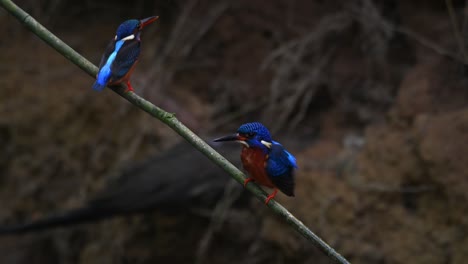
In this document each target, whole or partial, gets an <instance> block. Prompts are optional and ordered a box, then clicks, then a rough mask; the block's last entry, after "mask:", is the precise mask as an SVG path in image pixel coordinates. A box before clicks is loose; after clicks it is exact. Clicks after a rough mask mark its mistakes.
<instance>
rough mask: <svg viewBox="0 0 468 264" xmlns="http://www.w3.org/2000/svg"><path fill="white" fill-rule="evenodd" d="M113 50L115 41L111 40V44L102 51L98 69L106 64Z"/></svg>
mask: <svg viewBox="0 0 468 264" xmlns="http://www.w3.org/2000/svg"><path fill="white" fill-rule="evenodd" d="M114 48H115V40H114V39H112V40H111V42H110V43H109V44H108V45H107V47H106V50H105V51H104V54H103V55H102V57H101V62H100V63H99V69H102V66H104V65H105V64H106V62H107V59H108V58H109V56H110V55H111V54H112V51H114Z"/></svg>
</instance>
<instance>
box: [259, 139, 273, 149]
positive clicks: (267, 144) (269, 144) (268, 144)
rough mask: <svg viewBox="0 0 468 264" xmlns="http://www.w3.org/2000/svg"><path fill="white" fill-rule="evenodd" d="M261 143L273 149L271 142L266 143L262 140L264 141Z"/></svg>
mask: <svg viewBox="0 0 468 264" xmlns="http://www.w3.org/2000/svg"><path fill="white" fill-rule="evenodd" d="M260 143H262V144H263V145H264V146H265V147H267V148H271V143H270V142H266V141H264V140H262V141H260Z"/></svg>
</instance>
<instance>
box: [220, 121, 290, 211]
mask: <svg viewBox="0 0 468 264" xmlns="http://www.w3.org/2000/svg"><path fill="white" fill-rule="evenodd" d="M214 141H215V142H218V141H237V142H239V143H241V144H242V145H243V147H242V152H241V160H242V164H243V166H244V169H245V170H246V171H247V172H248V174H249V175H250V178H247V179H246V180H245V181H244V187H245V186H246V185H247V183H249V182H250V181H256V182H258V183H259V184H261V185H264V186H266V187H269V188H274V191H273V193H271V194H270V195H268V197H267V198H266V200H265V204H268V202H269V201H270V200H271V199H273V198H274V197H275V195H276V194H277V193H278V189H280V190H281V191H282V192H283V193H284V194H286V195H288V196H294V169H296V168H297V164H296V158H294V156H293V155H291V153H289V152H288V151H286V149H285V148H284V147H283V146H282V145H281V144H280V143H278V142H276V141H274V140H272V139H271V136H270V132H269V131H268V129H267V128H266V127H265V126H264V125H262V124H261V123H258V122H254V123H247V124H243V125H242V126H240V127H239V129H238V130H237V134H235V135H230V136H225V137H221V138H218V139H215V140H214Z"/></svg>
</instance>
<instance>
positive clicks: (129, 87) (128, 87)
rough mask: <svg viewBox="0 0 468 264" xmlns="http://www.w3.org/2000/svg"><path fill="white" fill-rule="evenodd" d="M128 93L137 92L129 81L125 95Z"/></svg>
mask: <svg viewBox="0 0 468 264" xmlns="http://www.w3.org/2000/svg"><path fill="white" fill-rule="evenodd" d="M128 92H135V91H134V90H133V87H132V85H131V84H130V82H129V81H128V82H127V89H126V90H125V92H124V93H128Z"/></svg>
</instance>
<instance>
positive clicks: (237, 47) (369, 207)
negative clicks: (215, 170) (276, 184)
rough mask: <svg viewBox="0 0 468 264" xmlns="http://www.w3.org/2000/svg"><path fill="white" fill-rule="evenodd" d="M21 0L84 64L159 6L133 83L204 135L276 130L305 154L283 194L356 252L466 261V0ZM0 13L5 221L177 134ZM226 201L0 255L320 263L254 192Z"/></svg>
mask: <svg viewBox="0 0 468 264" xmlns="http://www.w3.org/2000/svg"><path fill="white" fill-rule="evenodd" d="M17 2H18V4H22V5H23V6H24V7H25V9H26V10H28V11H29V12H31V13H32V14H33V15H35V16H36V17H37V18H38V20H39V21H41V22H42V23H44V24H45V25H46V26H48V27H50V28H51V29H52V31H54V32H56V33H57V35H58V36H60V37H61V38H63V39H64V40H65V41H66V42H68V43H69V44H70V45H71V46H73V47H74V48H75V49H76V50H77V51H79V52H80V53H82V54H83V55H84V56H86V57H88V58H89V59H91V60H92V61H94V62H97V61H98V60H99V57H100V53H101V51H102V49H103V48H104V47H105V45H106V44H107V41H108V39H109V38H110V37H111V36H112V32H113V31H114V30H115V26H116V25H118V24H119V23H120V22H121V21H122V20H124V19H127V18H129V17H144V16H148V15H153V14H159V15H160V16H161V20H160V21H159V22H158V24H157V25H156V26H151V27H149V28H148V30H146V31H145V32H144V33H143V36H142V39H143V46H144V47H143V49H144V51H143V56H142V58H141V61H140V63H139V65H138V67H137V70H136V72H135V74H134V77H133V84H134V85H133V86H134V87H135V88H136V91H137V93H139V94H141V95H143V96H144V97H145V98H147V99H148V100H151V101H152V102H154V103H155V104H157V105H160V106H161V107H163V108H165V109H167V110H168V111H170V112H175V113H176V114H177V116H178V117H179V118H180V119H181V120H182V121H183V122H185V123H186V124H187V125H188V126H189V127H191V128H193V129H194V130H195V131H197V132H199V133H203V134H209V133H211V134H213V133H216V134H223V133H224V132H226V131H233V130H234V129H236V128H237V127H238V125H239V124H240V123H242V122H246V121H252V120H259V121H262V122H264V123H265V124H266V125H267V126H269V127H271V128H272V131H273V132H274V135H275V138H277V139H278V140H281V141H282V142H284V144H285V145H286V146H287V147H288V148H289V149H291V151H292V152H293V153H295V154H297V155H296V156H297V157H298V163H299V167H300V169H299V171H298V173H297V181H298V190H297V195H296V197H295V198H293V199H290V198H289V199H288V198H286V197H284V196H283V197H280V198H279V199H280V200H281V202H284V204H285V205H286V207H287V208H289V209H290V210H291V211H292V212H293V213H294V214H296V215H297V216H298V217H299V218H300V219H301V220H303V222H304V223H306V224H307V225H308V226H309V227H311V229H312V230H314V231H316V232H317V233H318V234H319V235H320V236H322V237H323V238H324V239H325V240H326V241H328V242H329V243H330V244H331V245H332V246H334V247H335V248H336V249H337V250H338V251H339V252H340V253H342V254H343V255H345V256H346V257H348V258H349V259H350V261H351V262H353V263H415V264H417V263H434V264H436V263H451V264H458V263H465V262H466V258H467V257H468V250H467V248H468V239H467V236H466V233H467V232H468V217H467V212H468V206H467V204H468V196H467V192H466V190H467V188H468V174H467V172H468V155H467V154H468V153H467V149H468V79H467V77H466V64H465V63H464V62H466V61H467V60H466V59H464V54H465V53H466V51H465V52H462V50H463V49H462V47H463V48H464V47H465V46H466V41H465V39H466V38H465V37H464V36H465V35H466V33H467V30H468V28H467V27H466V26H467V23H466V21H468V18H467V16H466V13H467V10H468V9H467V8H468V7H466V6H465V3H464V2H463V1H454V2H453V3H452V1H449V0H447V1H445V2H443V1H423V0H421V1H391V2H392V3H386V4H381V3H380V2H381V1H371V0H360V1H305V0H304V1H299V0H296V1H282V0H275V1H266V0H265V1H262V0H258V1H247V0H241V1H203V0H198V1H197V0H189V1H138V2H137V3H136V4H134V5H133V4H132V5H129V4H126V3H124V2H121V3H117V2H112V1H106V2H96V1H80V2H79V1H76V2H75V1H72V0H51V1H45V0H42V1H26V0H23V1H17ZM447 5H448V6H447ZM447 10H452V11H453V12H451V13H449V12H448V11H447ZM449 14H452V16H450V15H449ZM0 22H1V23H0V32H2V36H8V39H6V38H2V41H0V48H1V50H2V51H1V52H0V61H1V62H2V63H1V64H0V75H1V76H2V78H1V80H0V86H1V89H0V146H1V147H2V151H1V152H0V203H1V205H2V210H1V211H0V220H1V222H2V224H8V223H14V222H21V221H26V220H28V219H37V218H40V217H42V216H45V215H48V214H50V213H52V212H57V211H60V210H64V209H66V208H72V207H78V206H80V205H81V204H83V203H84V201H86V200H88V199H89V197H91V196H92V195H93V194H95V193H96V192H98V191H99V190H100V189H102V187H103V186H104V185H106V184H107V182H108V181H109V180H111V179H113V178H114V177H115V176H116V175H118V174H119V172H120V171H121V170H122V168H123V167H126V166H127V165H129V164H132V163H134V162H136V161H138V160H143V159H145V158H147V157H148V156H150V155H153V154H154V153H159V154H162V155H164V152H165V150H167V149H168V148H170V147H171V146H173V145H174V144H175V143H176V142H177V141H179V140H180V139H178V138H177V136H176V135H174V133H172V132H171V131H170V130H169V129H167V128H165V127H163V126H162V125H161V124H159V123H158V122H157V121H155V120H153V119H151V118H150V117H148V116H147V115H146V114H144V113H142V112H141V111H138V110H137V109H135V108H134V107H132V106H130V105H129V104H128V103H127V102H125V101H123V100H121V99H119V98H118V97H115V96H114V95H113V94H111V93H109V92H103V93H100V94H97V93H94V92H92V91H91V88H90V86H91V84H92V80H91V79H90V78H89V77H88V76H86V75H84V74H83V73H82V72H80V71H79V69H78V68H76V67H75V66H73V65H71V64H69V63H68V62H67V61H66V60H65V59H64V58H62V57H60V56H59V55H57V54H55V53H54V51H53V50H51V49H50V48H48V47H47V46H46V45H45V44H43V43H42V42H40V41H39V40H38V39H36V38H35V37H34V36H32V35H31V34H30V33H29V32H26V31H25V30H24V29H22V28H21V26H20V25H19V24H18V23H17V22H16V21H15V20H14V19H13V18H11V17H8V16H7V15H6V13H5V12H4V11H2V10H0ZM174 158H177V157H174ZM186 166H190V164H187V165H186ZM219 177H227V176H225V175H219ZM222 209H223V208H222V206H218V207H217V210H220V211H219V212H222V213H220V214H215V216H216V217H214V218H207V217H203V216H200V215H202V214H196V215H193V214H192V213H186V214H185V213H184V214H176V215H167V214H163V213H160V212H158V210H157V209H155V210H154V211H153V212H148V213H146V214H144V215H139V216H131V217H121V218H117V219H112V220H108V221H105V222H101V223H97V224H90V225H86V226H80V227H77V228H72V229H62V230H58V231H53V232H46V233H42V234H40V235H27V236H23V237H15V238H11V237H10V238H1V239H0V253H1V255H2V256H3V258H4V262H5V263H31V259H34V261H33V263H155V262H169V263H178V262H180V263H192V262H194V259H197V260H198V262H199V263H239V262H240V261H242V262H244V263H249V264H250V263H271V262H273V263H328V259H327V258H326V256H323V255H322V253H321V252H318V251H316V249H314V248H313V247H312V246H310V245H309V244H308V243H307V242H306V241H304V240H302V239H301V238H300V237H298V236H297V235H296V234H295V233H293V232H292V231H291V230H290V229H289V228H287V227H285V225H284V223H282V222H281V221H278V219H276V218H273V217H272V216H271V215H270V213H269V212H268V211H267V210H264V209H263V206H262V205H261V204H259V203H257V202H256V201H255V202H252V204H250V205H249V206H248V208H235V209H231V210H229V211H227V212H226V211H224V210H222ZM223 213H224V215H223ZM219 215H221V216H220V217H217V216H219ZM2 262H3V261H2Z"/></svg>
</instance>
